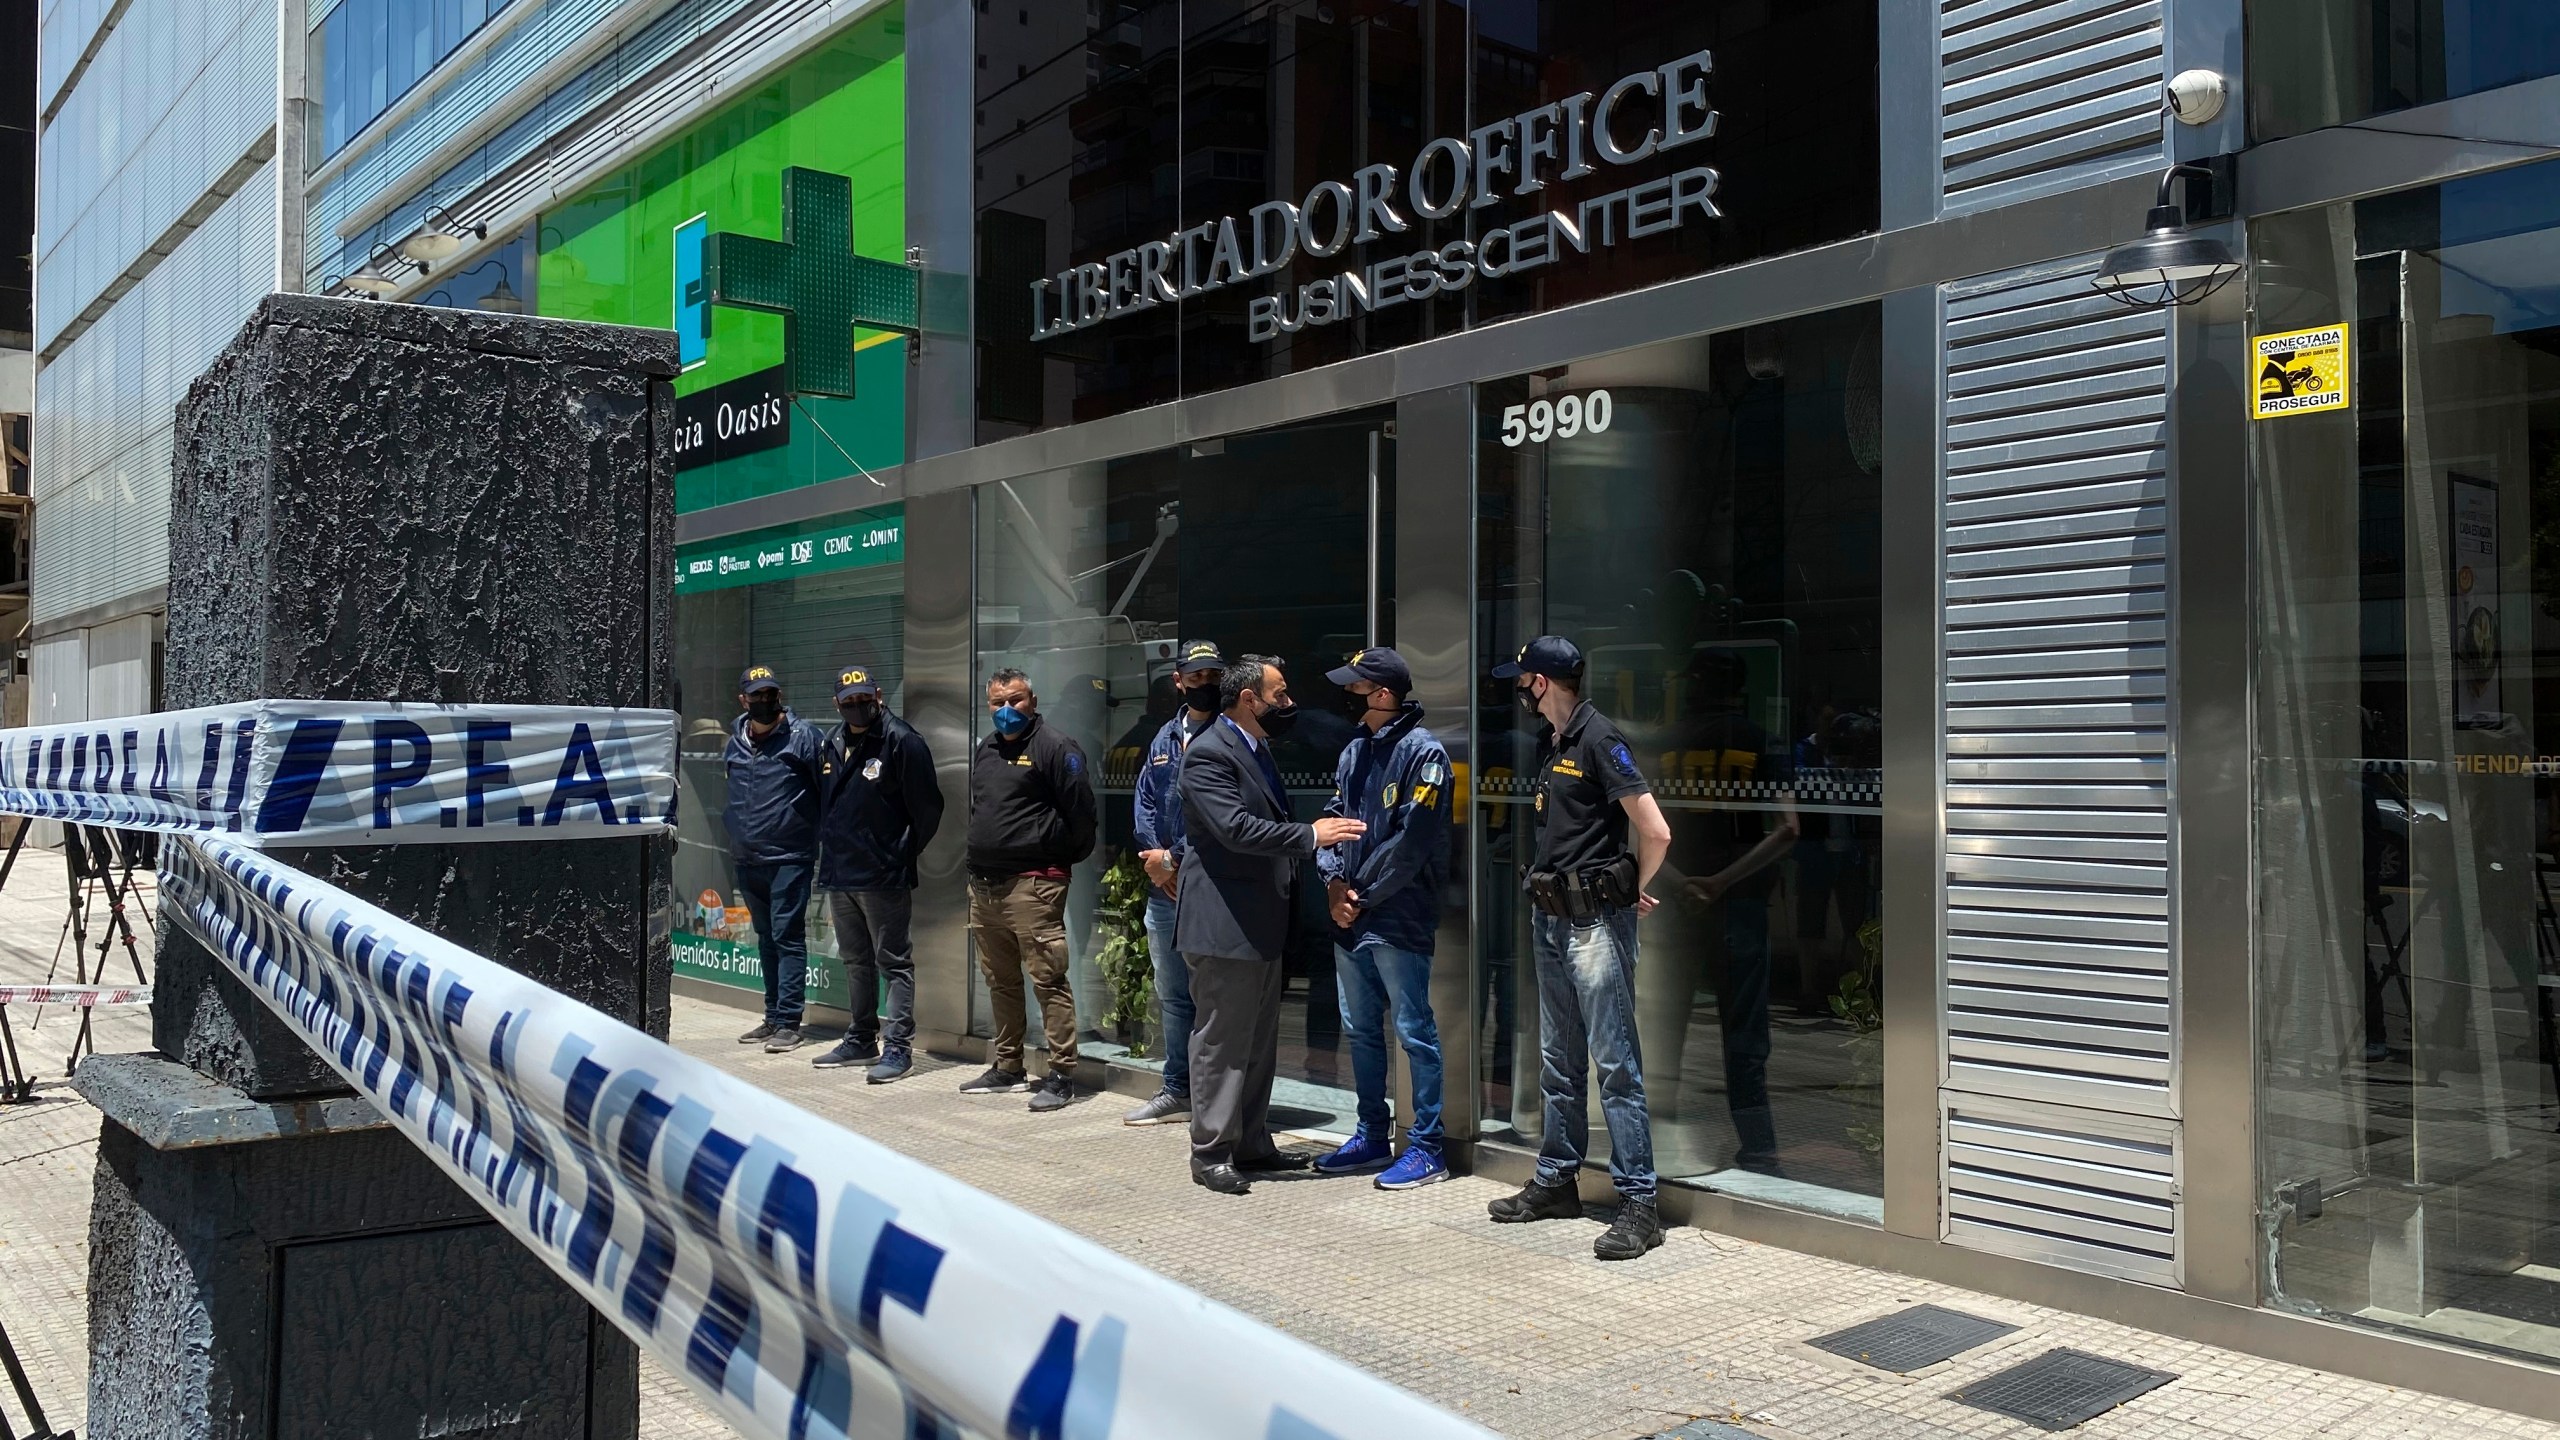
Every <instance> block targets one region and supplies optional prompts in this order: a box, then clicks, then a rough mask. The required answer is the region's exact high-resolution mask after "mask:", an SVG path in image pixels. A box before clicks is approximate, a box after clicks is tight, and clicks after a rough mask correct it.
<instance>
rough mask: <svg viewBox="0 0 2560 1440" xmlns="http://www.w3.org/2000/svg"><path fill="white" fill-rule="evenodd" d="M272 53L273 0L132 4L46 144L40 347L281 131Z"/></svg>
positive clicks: (40, 214)
mask: <svg viewBox="0 0 2560 1440" xmlns="http://www.w3.org/2000/svg"><path fill="white" fill-rule="evenodd" d="M275 57H276V13H275V8H274V7H273V6H272V5H266V4H257V3H250V0H134V3H133V8H132V9H131V10H130V11H128V12H127V13H126V15H125V17H124V19H123V20H122V21H121V22H119V23H118V24H117V26H116V28H115V31H114V33H112V34H111V35H109V36H108V37H107V41H106V44H105V45H104V46H103V47H102V48H101V49H100V50H99V52H98V57H97V59H96V60H95V61H94V62H93V63H92V64H91V65H90V67H89V69H88V70H87V72H85V73H84V74H83V75H82V76H81V77H80V83H79V85H78V86H77V87H76V88H75V89H74V90H73V91H72V92H71V95H70V97H69V99H68V100H66V101H65V102H64V104H63V107H62V110H61V112H60V113H59V114H57V115H55V116H54V118H53V122H52V123H51V124H50V125H48V126H46V127H45V130H44V134H43V136H42V138H41V139H40V140H39V141H38V142H37V145H38V159H37V166H36V266H37V279H36V345H37V348H39V349H42V348H43V347H45V346H46V345H49V344H51V343H52V341H53V339H54V337H56V336H57V335H59V334H61V333H62V330H63V327H64V326H66V325H68V324H70V323H71V321H72V320H74V319H76V318H77V317H78V316H79V314H80V312H81V311H82V310H84V309H86V308H87V307H88V305H89V302H91V301H92V300H95V299H96V298H97V297H98V295H99V293H100V292H102V291H103V290H105V289H106V287H107V286H108V285H109V284H110V283H112V282H113V281H114V280H115V278H116V277H117V276H119V275H121V274H123V273H124V271H125V269H126V267H127V266H129V265H131V264H132V263H133V261H134V259H135V258H136V257H137V256H140V255H141V254H142V253H143V252H144V251H145V250H147V249H148V248H149V247H150V246H151V244H152V242H153V241H155V240H157V239H158V238H159V237H160V236H161V235H162V234H164V233H166V232H167V231H168V229H169V227H170V226H171V225H173V224H175V223H177V221H178V219H179V217H180V216H181V215H183V214H185V213H186V210H187V208H188V207H189V206H191V205H193V204H195V203H196V201H197V200H198V199H199V198H201V197H202V196H203V195H204V194H205V192H206V191H207V190H210V189H211V188H213V184H214V182H215V181H216V180H217V179H218V178H220V177H221V175H222V173H223V172H224V171H226V170H228V169H230V168H231V166H232V165H233V164H235V163H236V162H238V161H239V159H240V157H241V156H242V155H244V154H247V153H248V152H249V150H250V149H251V147H252V146H254V145H255V144H257V142H258V139H259V137H260V136H261V135H263V134H264V133H265V132H266V131H267V130H268V129H269V128H270V127H271V126H273V124H274V123H275V113H276V85H275V79H276V59H275Z"/></svg>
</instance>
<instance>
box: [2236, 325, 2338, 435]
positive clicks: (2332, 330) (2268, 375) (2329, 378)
mask: <svg viewBox="0 0 2560 1440" xmlns="http://www.w3.org/2000/svg"><path fill="white" fill-rule="evenodd" d="M2251 348H2252V349H2253V350H2254V351H2255V352H2256V355H2257V359H2258V403H2257V406H2256V409H2255V410H2254V411H2253V412H2252V413H2253V415H2254V417H2255V418H2257V419H2260V420H2273V419H2275V418H2276V417H2277V416H2280V415H2302V414H2307V413H2309V412H2311V411H2314V410H2344V409H2345V408H2347V327H2346V325H2345V324H2344V323H2340V324H2336V325H2323V326H2321V327H2320V328H2318V329H2316V330H2288V331H2286V332H2285V333H2284V334H2282V335H2261V336H2259V337H2258V338H2257V339H2256V340H2255V341H2253V342H2252V344H2251Z"/></svg>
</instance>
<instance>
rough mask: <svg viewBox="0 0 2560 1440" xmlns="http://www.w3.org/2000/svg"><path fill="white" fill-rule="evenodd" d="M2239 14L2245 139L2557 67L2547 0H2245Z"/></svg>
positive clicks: (2557, 37)
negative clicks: (2244, 34) (2244, 30)
mask: <svg viewBox="0 0 2560 1440" xmlns="http://www.w3.org/2000/svg"><path fill="white" fill-rule="evenodd" d="M2248 24H2249V43H2248V51H2249V84H2248V94H2249V134H2250V138H2251V139H2253V140H2261V141H2263V140H2277V139H2281V138H2283V137H2284V136H2287V135H2298V134H2300V133H2302V132H2303V131H2305V130H2317V129H2319V128H2321V127H2323V126H2326V125H2343V124H2346V123H2348V122H2349V121H2354V120H2363V119H2366V118H2368V117H2371V116H2374V115H2381V114H2387V113H2389V112H2390V111H2393V110H2406V109H2408V108H2409V107H2411V106H2413V105H2428V104H2432V103H2434V102H2436V101H2438V100H2445V99H2450V98H2452V97H2453V96H2456V95H2470V94H2474V93H2476V92H2478V91H2482V90H2490V89H2495V88H2496V87H2498V86H2501V85H2512V84H2515V83H2516V82H2517V81H2519V80H2532V79H2537V78H2539V77H2541V76H2545V75H2560V26H2554V25H2553V24H2552V23H2551V7H2550V5H2549V4H2548V3H2547V0H2415V3H2412V0H2249V8H2248Z"/></svg>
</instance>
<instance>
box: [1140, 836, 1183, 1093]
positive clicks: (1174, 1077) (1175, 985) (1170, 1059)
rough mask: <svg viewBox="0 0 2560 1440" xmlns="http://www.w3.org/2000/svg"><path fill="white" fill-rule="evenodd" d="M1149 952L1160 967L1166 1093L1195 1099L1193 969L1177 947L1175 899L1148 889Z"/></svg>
mask: <svg viewBox="0 0 2560 1440" xmlns="http://www.w3.org/2000/svg"><path fill="white" fill-rule="evenodd" d="M1147 953H1148V954H1149V955H1151V956H1152V957H1154V959H1155V964H1156V1010H1157V1012H1158V1014H1160V1015H1161V1016H1162V1017H1163V1018H1162V1020H1161V1021H1160V1022H1159V1025H1158V1028H1159V1029H1160V1030H1161V1031H1162V1032H1163V1034H1162V1037H1161V1038H1160V1039H1159V1040H1158V1041H1157V1042H1156V1043H1157V1046H1158V1048H1160V1049H1162V1050H1163V1051H1164V1093H1166V1094H1167V1095H1179V1096H1181V1097H1182V1098H1183V1099H1185V1100H1188V1099H1190V1098H1191V967H1190V966H1189V965H1186V964H1184V963H1183V961H1182V952H1181V951H1179V950H1176V949H1174V948H1173V897H1172V896H1170V895H1167V894H1166V893H1164V892H1163V891H1161V890H1158V889H1156V888H1154V887H1153V886H1149V887H1148V889H1147Z"/></svg>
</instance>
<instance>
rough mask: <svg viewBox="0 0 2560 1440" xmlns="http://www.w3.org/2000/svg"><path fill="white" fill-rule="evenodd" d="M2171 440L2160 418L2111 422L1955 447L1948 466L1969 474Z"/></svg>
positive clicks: (2142, 447) (2146, 446) (2153, 447)
mask: <svg viewBox="0 0 2560 1440" xmlns="http://www.w3.org/2000/svg"><path fill="white" fill-rule="evenodd" d="M2167 442H2168V430H2167V427H2166V426H2165V425H2164V424H2162V423H2161V422H2159V421H2156V420H2154V421H2147V422H2141V423H2136V424H2130V425H2110V426H2105V427H2103V428H2100V429H2095V430H2081V431H2074V432H2071V433H2068V434H2062V435H2045V436H2038V437H2032V438H2024V439H2012V440H2007V441H2004V442H1999V443H1990V442H1986V443H1981V444H1975V445H1966V446H1951V447H1950V448H1949V452H1948V455H1947V469H1948V472H1949V473H1950V474H1954V475H1967V474H1971V473H1973V472H1975V471H1979V470H2008V469H2012V468H2016V467H2018V466H2022V465H2031V464H2035V463H2037V462H2039V461H2045V460H2079V459H2085V458H2089V457H2093V456H2098V455H2113V454H2119V453H2122V452H2125V451H2156V450H2158V449H2159V448H2160V447H2161V446H2162V445H2164V444H2166V443H2167ZM1984 488H1989V487H1987V486H1986V487H1984Z"/></svg>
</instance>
